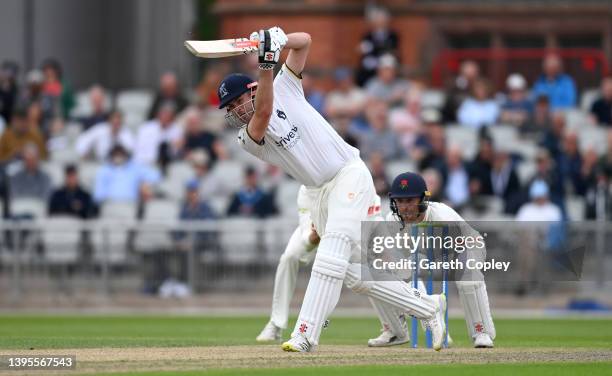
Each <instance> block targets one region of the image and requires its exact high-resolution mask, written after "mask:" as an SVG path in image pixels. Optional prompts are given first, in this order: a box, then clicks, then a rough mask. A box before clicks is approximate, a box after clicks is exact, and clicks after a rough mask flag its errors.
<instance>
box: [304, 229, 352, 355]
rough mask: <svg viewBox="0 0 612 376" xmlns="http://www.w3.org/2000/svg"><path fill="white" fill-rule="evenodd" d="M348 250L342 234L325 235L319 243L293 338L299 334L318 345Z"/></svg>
mask: <svg viewBox="0 0 612 376" xmlns="http://www.w3.org/2000/svg"><path fill="white" fill-rule="evenodd" d="M351 246H352V243H351V241H350V239H349V237H348V236H346V235H344V234H337V233H331V234H325V235H324V236H323V238H322V239H321V242H320V244H319V249H318V251H317V255H316V258H315V262H314V265H313V266H312V273H311V275H310V281H309V282H308V287H307V288H306V294H305V295H304V302H303V303H302V309H301V310H300V315H299V317H298V320H297V322H296V325H295V329H294V331H293V335H294V336H295V335H297V334H298V333H302V334H304V335H305V336H306V338H308V340H309V341H310V342H311V343H313V344H318V343H319V337H320V336H321V328H322V326H323V323H324V321H325V319H327V317H328V316H329V315H330V314H331V312H332V311H333V310H334V308H335V307H336V304H338V300H339V299H340V292H341V291H342V282H343V280H344V276H345V274H346V270H347V268H348V259H349V257H350V254H351Z"/></svg>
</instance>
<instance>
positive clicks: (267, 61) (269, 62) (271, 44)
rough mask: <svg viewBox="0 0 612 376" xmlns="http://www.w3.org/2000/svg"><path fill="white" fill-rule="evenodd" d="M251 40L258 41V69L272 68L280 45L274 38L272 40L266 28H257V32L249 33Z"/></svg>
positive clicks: (278, 54) (277, 57) (276, 59)
mask: <svg viewBox="0 0 612 376" xmlns="http://www.w3.org/2000/svg"><path fill="white" fill-rule="evenodd" d="M250 39H251V40H257V41H259V48H258V52H259V69H263V70H270V69H274V66H275V65H276V63H278V59H279V58H280V53H281V50H282V47H281V45H280V44H279V43H278V41H276V40H274V41H273V40H272V38H271V37H270V32H269V31H268V30H259V32H253V33H251V38H250Z"/></svg>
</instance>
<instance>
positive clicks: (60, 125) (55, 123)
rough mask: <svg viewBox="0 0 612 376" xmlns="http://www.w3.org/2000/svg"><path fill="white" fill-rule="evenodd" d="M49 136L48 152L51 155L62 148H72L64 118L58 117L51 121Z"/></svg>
mask: <svg viewBox="0 0 612 376" xmlns="http://www.w3.org/2000/svg"><path fill="white" fill-rule="evenodd" d="M49 124H50V126H49V138H48V139H47V152H48V153H49V155H53V153H55V152H58V151H60V150H66V149H69V148H71V147H72V146H71V145H70V138H69V136H68V134H67V132H66V127H65V126H64V120H63V119H62V118H60V117H57V118H55V119H53V120H51V122H50V123H49Z"/></svg>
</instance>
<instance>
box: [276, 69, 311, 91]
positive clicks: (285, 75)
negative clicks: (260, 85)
mask: <svg viewBox="0 0 612 376" xmlns="http://www.w3.org/2000/svg"><path fill="white" fill-rule="evenodd" d="M274 94H278V95H282V96H291V97H295V98H300V99H305V98H304V88H303V87H302V75H301V74H300V75H298V74H297V73H295V72H293V71H292V70H291V69H290V68H289V67H288V66H287V65H285V64H283V66H282V68H281V70H280V72H278V74H277V75H276V78H275V79H274Z"/></svg>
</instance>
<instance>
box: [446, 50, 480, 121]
mask: <svg viewBox="0 0 612 376" xmlns="http://www.w3.org/2000/svg"><path fill="white" fill-rule="evenodd" d="M479 79H480V68H478V64H476V62H475V61H472V60H466V61H464V62H463V63H461V67H460V69H459V75H458V76H457V77H456V78H455V80H454V81H453V83H452V84H451V85H449V86H450V88H449V89H447V91H446V102H445V103H444V107H443V108H442V122H443V123H456V122H457V110H458V109H459V106H461V103H463V101H464V100H465V99H466V98H467V97H468V95H469V94H470V93H472V91H473V88H472V86H473V85H474V82H476V81H477V80H479Z"/></svg>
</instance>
